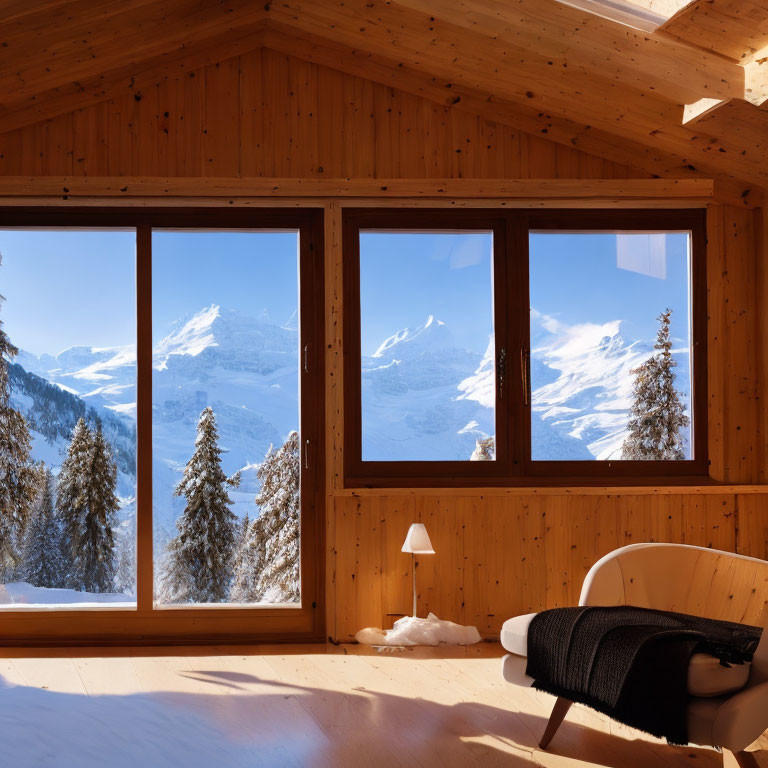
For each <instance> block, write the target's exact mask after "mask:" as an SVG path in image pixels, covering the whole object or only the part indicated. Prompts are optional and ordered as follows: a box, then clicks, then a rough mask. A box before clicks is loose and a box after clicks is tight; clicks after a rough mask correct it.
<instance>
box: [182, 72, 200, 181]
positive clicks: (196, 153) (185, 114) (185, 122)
mask: <svg viewBox="0 0 768 768" xmlns="http://www.w3.org/2000/svg"><path fill="white" fill-rule="evenodd" d="M180 85H181V89H180V92H179V94H178V97H177V98H178V102H177V108H178V110H179V124H178V125H179V128H180V129H181V130H180V132H179V134H178V136H177V142H178V143H177V155H176V167H177V168H179V169H180V168H184V169H185V171H186V172H187V173H190V174H191V175H193V176H203V175H204V174H203V167H204V165H205V161H204V157H205V151H204V143H203V119H204V114H203V110H204V104H205V99H204V92H205V78H204V77H203V76H202V75H201V73H200V72H190V73H189V74H188V75H187V76H186V77H184V78H183V79H182V81H181V83H180Z"/></svg>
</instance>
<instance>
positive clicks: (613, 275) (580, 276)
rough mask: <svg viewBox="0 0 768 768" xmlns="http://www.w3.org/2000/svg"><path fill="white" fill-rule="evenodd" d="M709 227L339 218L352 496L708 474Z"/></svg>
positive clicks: (412, 215)
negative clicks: (420, 488)
mask: <svg viewBox="0 0 768 768" xmlns="http://www.w3.org/2000/svg"><path fill="white" fill-rule="evenodd" d="M703 222H704V219H703V213H700V212H697V211H604V212H597V211H546V212H536V213H528V212H523V211H520V212H513V211H508V212H501V213H500V212H492V211H472V212H459V211H451V212H450V213H449V214H447V213H446V212H445V211H444V210H440V211H437V210H435V211H428V210H422V211H417V212H413V211H409V212H402V211H394V210H392V211H383V210H378V211H375V212H371V211H359V210H357V211H349V212H347V214H346V218H345V227H344V251H345V260H346V273H345V278H346V288H345V290H346V294H345V295H346V300H345V307H346V308H347V309H348V317H347V321H346V322H347V325H346V333H347V337H346V349H347V352H348V354H347V367H346V379H345V380H346V382H347V383H346V388H347V398H346V403H345V408H346V411H345V412H346V414H347V418H346V430H347V443H346V446H347V451H346V457H345V462H346V478H347V483H348V484H349V485H351V486H354V485H356V484H362V485H366V484H371V485H378V484H382V485H398V484H408V485H412V484H438V483H440V484H452V483H466V482H469V483H473V482H476V483H483V482H497V483H508V482H516V483H521V484H522V483H526V482H530V479H531V478H537V477H538V478H540V477H551V478H552V479H554V480H558V481H560V480H566V481H575V482H578V481H579V480H580V479H583V478H595V477H603V478H606V479H607V480H610V479H611V478H617V479H618V478H632V477H637V476H646V477H654V476H663V475H680V476H685V475H696V474H700V475H703V474H706V467H707V460H706V414H705V406H706V393H705V391H704V389H705V378H706V377H705V372H706V363H705V360H704V355H705V348H704V344H703V343H701V340H702V339H704V338H705V336H706V330H705V326H706V305H705V300H706V298H705V285H706V282H705V274H704V270H705V264H704V261H705V258H704V236H703ZM483 347H484V349H483ZM697 373H698V375H697ZM537 482H538V481H537Z"/></svg>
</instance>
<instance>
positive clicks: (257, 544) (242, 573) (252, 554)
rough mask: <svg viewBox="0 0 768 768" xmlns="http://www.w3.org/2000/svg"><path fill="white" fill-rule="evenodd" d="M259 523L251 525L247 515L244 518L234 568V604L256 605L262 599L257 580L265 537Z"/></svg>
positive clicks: (232, 594)
mask: <svg viewBox="0 0 768 768" xmlns="http://www.w3.org/2000/svg"><path fill="white" fill-rule="evenodd" d="M257 523H259V520H258V519H256V520H254V521H253V523H251V522H250V519H249V518H248V515H247V514H246V516H245V517H244V518H243V523H242V529H241V533H240V539H239V541H238V543H237V552H236V554H235V563H234V567H233V572H234V579H233V581H232V591H231V593H230V600H231V601H232V602H233V603H256V602H258V601H259V599H260V596H259V595H258V593H257V591H256V579H257V578H258V575H259V570H260V568H259V564H260V563H261V562H263V559H264V537H263V535H262V533H261V528H262V524H259V525H257Z"/></svg>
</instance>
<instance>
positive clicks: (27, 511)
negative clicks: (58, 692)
mask: <svg viewBox="0 0 768 768" xmlns="http://www.w3.org/2000/svg"><path fill="white" fill-rule="evenodd" d="M0 253H2V265H1V266H0V293H2V294H3V295H4V296H5V301H4V302H3V304H2V306H1V307H0V321H2V329H0V351H1V352H2V358H3V360H2V362H0V423H2V425H3V429H2V430H0V477H2V478H6V480H4V481H3V482H2V483H0V510H1V511H0V605H1V606H2V607H3V608H14V609H17V608H23V607H24V606H29V607H34V606H41V605H45V606H70V607H71V606H73V605H81V606H91V605H97V604H98V605H99V606H101V607H103V606H104V605H105V604H107V605H114V606H116V607H123V608H124V607H126V606H130V605H131V604H135V600H136V503H135V502H136V310H135V306H136V289H135V268H136V267H135V264H136V235H135V232H134V231H117V230H108V231H95V230H90V231H78V230H53V229H38V230H22V229H5V230H1V231H0ZM14 347H15V348H16V349H14ZM16 350H18V351H16ZM8 478H11V479H10V480H8Z"/></svg>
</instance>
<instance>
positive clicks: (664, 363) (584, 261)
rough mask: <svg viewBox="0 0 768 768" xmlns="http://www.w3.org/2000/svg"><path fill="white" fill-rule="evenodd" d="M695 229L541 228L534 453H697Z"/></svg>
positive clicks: (533, 265) (533, 272) (534, 300)
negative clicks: (693, 394) (694, 420)
mask: <svg viewBox="0 0 768 768" xmlns="http://www.w3.org/2000/svg"><path fill="white" fill-rule="evenodd" d="M690 240H691V238H690V233H689V232H667V233H664V232H661V233H649V232H643V233H631V232H627V233H620V234H615V233H603V232H532V233H531V235H530V297H531V389H532V413H531V441H532V444H531V455H532V458H533V459H534V460H540V461H541V460H555V461H565V460H609V459H610V460H623V459H635V460H651V461H653V460H676V459H691V458H693V456H692V450H693V449H692V445H693V441H692V434H693V427H692V421H691V419H692V415H691V382H692V376H691V346H692V337H691V259H690Z"/></svg>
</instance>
